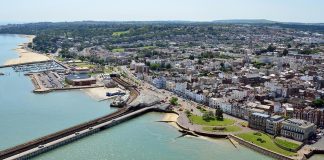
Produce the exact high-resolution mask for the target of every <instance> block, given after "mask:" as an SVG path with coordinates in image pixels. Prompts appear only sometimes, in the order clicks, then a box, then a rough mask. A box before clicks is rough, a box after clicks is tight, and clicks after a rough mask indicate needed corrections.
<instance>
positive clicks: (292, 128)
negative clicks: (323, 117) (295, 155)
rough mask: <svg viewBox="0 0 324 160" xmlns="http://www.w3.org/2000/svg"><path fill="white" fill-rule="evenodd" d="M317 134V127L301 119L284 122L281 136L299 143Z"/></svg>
mask: <svg viewBox="0 0 324 160" xmlns="http://www.w3.org/2000/svg"><path fill="white" fill-rule="evenodd" d="M315 132H316V125H315V124H314V123H310V122H307V121H304V120H300V119H288V120H285V121H283V122H282V128H281V135H282V136H284V137H287V138H291V139H294V140H297V141H306V140H308V139H309V138H310V137H311V136H312V135H314V134H315Z"/></svg>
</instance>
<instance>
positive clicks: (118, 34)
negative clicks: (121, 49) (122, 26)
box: [112, 31, 129, 36]
mask: <svg viewBox="0 0 324 160" xmlns="http://www.w3.org/2000/svg"><path fill="white" fill-rule="evenodd" d="M128 33H129V31H120V32H114V33H113V34H112V36H121V35H124V34H128Z"/></svg>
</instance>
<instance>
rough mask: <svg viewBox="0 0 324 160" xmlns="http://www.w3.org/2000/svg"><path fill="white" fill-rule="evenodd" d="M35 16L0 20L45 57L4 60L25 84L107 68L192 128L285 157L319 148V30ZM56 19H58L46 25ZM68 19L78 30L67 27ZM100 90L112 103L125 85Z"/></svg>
mask: <svg viewBox="0 0 324 160" xmlns="http://www.w3.org/2000/svg"><path fill="white" fill-rule="evenodd" d="M88 23H89V24H88ZM42 25H45V24H30V25H29V24H23V25H14V26H12V25H8V26H3V27H2V28H0V33H7V32H9V31H10V32H18V33H23V34H36V32H37V34H36V37H35V38H34V40H33V42H30V43H28V44H26V46H25V47H26V49H29V50H33V51H35V52H38V53H43V54H47V56H48V57H50V59H51V60H49V61H46V62H42V63H40V64H37V65H34V64H23V65H18V66H15V67H14V69H15V70H16V71H17V72H20V71H23V72H26V71H32V72H30V73H28V74H27V75H28V76H29V77H30V78H31V79H32V81H33V83H34V85H35V90H34V91H35V92H39V93H42V92H49V91H54V90H65V89H84V88H97V87H106V88H115V87H117V86H118V84H117V83H116V82H115V81H113V80H112V77H115V76H118V77H120V78H121V79H123V80H125V81H127V82H129V83H131V84H133V85H135V86H136V87H137V89H138V90H139V91H140V92H146V93H149V94H152V95H155V96H156V97H159V98H160V103H169V104H170V105H171V106H172V110H173V111H174V112H175V113H177V114H178V115H179V118H178V120H177V121H178V122H177V124H178V125H179V126H180V127H181V128H183V129H187V130H189V131H193V132H194V133H195V134H198V135H199V134H201V135H209V136H211V137H214V136H216V137H217V136H224V135H225V136H229V137H230V138H231V137H232V136H233V137H232V138H231V140H233V141H240V140H242V141H246V142H248V143H251V144H253V145H257V146H259V147H261V148H263V149H266V150H269V151H271V152H276V153H279V155H283V157H284V158H287V159H289V158H292V159H301V158H303V156H306V157H307V156H310V154H313V152H316V151H323V152H324V140H323V139H322V136H323V132H324V130H323V129H324V77H323V76H324V45H323V44H324V35H323V30H322V31H321V30H316V28H315V29H312V30H310V31H309V30H305V29H304V28H303V27H299V28H298V26H297V27H290V26H285V25H284V24H277V25H276V24H269V25H265V24H262V25H251V24H213V23H207V24H204V23H203V24H200V23H193V24H191V23H188V24H187V23H162V22H161V23H156V24H154V23H153V24H150V23H149V24H128V23H125V24H115V23H107V24H106V23H104V24H100V23H99V24H94V25H92V24H91V22H85V24H82V25H81V24H78V23H77V24H74V23H71V24H55V23H53V24H47V25H46V26H47V27H49V28H51V27H52V30H51V29H46V30H45V29H43V27H42ZM59 25H61V26H62V28H63V29H62V30H59V29H58V30H55V29H54V28H55V27H57V26H59ZM35 26H36V27H38V30H37V28H36V27H35ZM76 26H77V27H78V30H79V32H77V31H75V30H69V28H72V27H76ZM35 28H36V30H35ZM107 28H108V29H107ZM17 30H18V31H17ZM54 32H55V33H56V34H54ZM51 33H53V34H51ZM44 66H45V70H42V69H43V68H44ZM35 68H36V69H35ZM104 94H105V95H103V96H104V97H105V96H116V95H117V96H116V97H118V98H116V99H115V102H114V103H113V104H118V103H120V104H121V105H120V106H123V105H124V104H125V102H126V101H127V100H128V99H129V94H130V93H128V92H127V93H124V92H120V91H117V92H107V93H104ZM125 97H126V98H125ZM116 106H119V105H116ZM233 143H234V142H233ZM277 158H278V157H277ZM279 159H282V157H280V158H279Z"/></svg>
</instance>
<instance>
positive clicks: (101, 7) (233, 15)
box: [0, 0, 324, 23]
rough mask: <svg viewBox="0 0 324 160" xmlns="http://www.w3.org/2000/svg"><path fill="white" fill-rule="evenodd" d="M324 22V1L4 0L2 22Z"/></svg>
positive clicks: (2, 1) (0, 9)
mask: <svg viewBox="0 0 324 160" xmlns="http://www.w3.org/2000/svg"><path fill="white" fill-rule="evenodd" d="M224 19H268V20H274V21H280V22H307V23H323V22H324V0H28V1H27V0H1V5H0V23H8V22H11V23H13V22H16V23H19V22H43V21H46V22H48V21H52V22H58V21H83V20H95V21H159V20H163V21H166V20H186V21H212V20H224Z"/></svg>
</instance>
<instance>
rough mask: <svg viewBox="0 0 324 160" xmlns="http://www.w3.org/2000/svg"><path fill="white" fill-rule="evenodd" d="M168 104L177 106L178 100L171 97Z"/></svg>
mask: <svg viewBox="0 0 324 160" xmlns="http://www.w3.org/2000/svg"><path fill="white" fill-rule="evenodd" d="M170 104H172V105H174V106H176V105H178V98H177V97H172V98H171V99H170Z"/></svg>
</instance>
